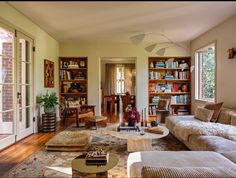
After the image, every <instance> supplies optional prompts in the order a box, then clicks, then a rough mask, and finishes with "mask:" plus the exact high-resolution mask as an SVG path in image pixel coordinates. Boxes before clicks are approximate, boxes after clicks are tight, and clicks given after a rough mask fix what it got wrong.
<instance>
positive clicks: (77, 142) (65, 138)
mask: <svg viewBox="0 0 236 178" xmlns="http://www.w3.org/2000/svg"><path fill="white" fill-rule="evenodd" d="M90 142H91V135H90V133H89V132H88V131H62V132H60V133H58V134H57V135H56V136H54V137H53V138H51V139H50V140H49V141H48V142H47V143H46V144H45V146H46V150H59V151H86V150H87V148H88V146H89V144H90Z"/></svg>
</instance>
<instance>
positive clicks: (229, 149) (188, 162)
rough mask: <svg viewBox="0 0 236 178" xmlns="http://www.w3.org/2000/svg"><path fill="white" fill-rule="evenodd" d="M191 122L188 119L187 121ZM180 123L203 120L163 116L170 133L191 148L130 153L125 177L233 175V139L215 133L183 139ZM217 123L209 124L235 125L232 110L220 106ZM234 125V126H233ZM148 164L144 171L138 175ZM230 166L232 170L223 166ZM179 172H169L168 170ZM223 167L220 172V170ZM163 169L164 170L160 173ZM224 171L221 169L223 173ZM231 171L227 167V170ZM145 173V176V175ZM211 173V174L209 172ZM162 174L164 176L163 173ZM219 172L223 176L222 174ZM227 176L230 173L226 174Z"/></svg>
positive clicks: (235, 115)
mask: <svg viewBox="0 0 236 178" xmlns="http://www.w3.org/2000/svg"><path fill="white" fill-rule="evenodd" d="M189 121H191V122H189ZM180 122H185V123H186V122H189V123H191V124H190V127H191V125H192V126H194V125H198V124H203V121H201V120H198V119H196V118H194V116H193V115H188V116H169V117H167V118H166V127H167V128H168V129H169V131H170V133H172V134H173V135H175V137H177V138H178V139H179V140H180V141H181V142H183V143H184V144H185V145H186V146H187V147H188V148H189V149H190V150H192V151H142V152H134V153H130V154H129V156H128V160H127V175H128V177H142V175H145V176H144V177H171V175H172V177H173V175H177V174H178V175H179V174H180V175H186V174H187V172H188V173H190V174H189V175H188V176H185V177H194V176H195V177H196V176H197V177H208V175H210V174H211V177H228V176H224V175H226V174H227V175H228V174H229V175H232V177H236V141H233V140H230V139H227V138H225V137H221V136H219V135H217V136H216V135H201V134H193V135H190V136H189V137H188V140H187V141H186V139H185V138H183V137H182V135H181V134H179V132H176V129H175V127H176V126H178V125H180ZM217 122H218V123H221V124H223V125H220V124H217V123H210V124H215V125H220V126H229V127H232V128H234V127H233V126H230V125H234V126H236V111H235V110H232V109H228V108H222V109H221V111H220V114H219V116H218V118H217ZM235 128H236V127H235ZM146 167H148V169H149V167H151V169H149V170H154V172H151V173H150V172H149V173H147V174H142V173H143V172H144V171H146V170H148V169H146ZM228 168H232V169H233V172H229V171H228V170H227V169H228ZM176 169H178V170H177V171H179V172H172V171H176ZM222 170H223V171H222ZM163 171H164V172H163ZM224 171H225V172H224ZM230 171H231V170H230ZM201 172H205V173H206V174H204V175H203V176H201V175H200V174H199V176H198V174H197V173H201ZM148 174H149V176H147V175H148ZM213 174H214V175H213ZM163 175H164V176H163ZM222 175H223V176H222ZM230 177H231V176H230Z"/></svg>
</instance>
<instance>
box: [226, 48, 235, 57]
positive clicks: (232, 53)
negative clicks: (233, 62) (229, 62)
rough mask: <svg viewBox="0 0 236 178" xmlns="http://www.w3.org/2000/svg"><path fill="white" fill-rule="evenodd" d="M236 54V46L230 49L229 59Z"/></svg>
mask: <svg viewBox="0 0 236 178" xmlns="http://www.w3.org/2000/svg"><path fill="white" fill-rule="evenodd" d="M235 55H236V50H235V49H234V48H230V49H228V59H233V58H234V57H235Z"/></svg>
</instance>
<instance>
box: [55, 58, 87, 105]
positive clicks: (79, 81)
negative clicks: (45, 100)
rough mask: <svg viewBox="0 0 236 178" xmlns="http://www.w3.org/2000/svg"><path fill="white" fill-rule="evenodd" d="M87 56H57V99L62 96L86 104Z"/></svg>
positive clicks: (60, 99) (60, 98)
mask: <svg viewBox="0 0 236 178" xmlns="http://www.w3.org/2000/svg"><path fill="white" fill-rule="evenodd" d="M87 62H88V61H87V57H59V101H60V102H62V98H65V99H73V100H79V101H80V102H81V104H87V100H88V93H87V91H88V90H87V79H88V70H87V69H88V68H87V66H88V64H87Z"/></svg>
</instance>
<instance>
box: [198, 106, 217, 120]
mask: <svg viewBox="0 0 236 178" xmlns="http://www.w3.org/2000/svg"><path fill="white" fill-rule="evenodd" d="M213 114H214V111H213V110H209V109H206V108H203V107H197V109H196V112H195V115H194V118H196V119H199V120H201V121H204V122H209V121H210V120H211V118H212V116H213Z"/></svg>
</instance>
